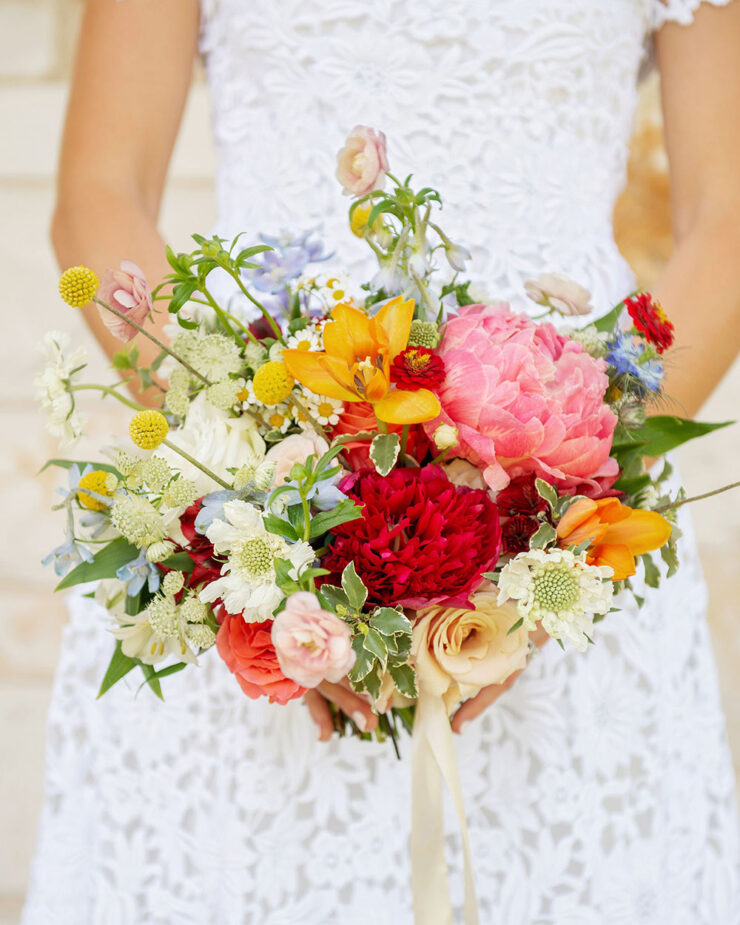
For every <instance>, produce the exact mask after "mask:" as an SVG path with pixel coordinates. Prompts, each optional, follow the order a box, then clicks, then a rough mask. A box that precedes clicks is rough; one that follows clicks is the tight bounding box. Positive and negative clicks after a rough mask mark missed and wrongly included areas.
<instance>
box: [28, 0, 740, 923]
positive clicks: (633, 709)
mask: <svg viewBox="0 0 740 925" xmlns="http://www.w3.org/2000/svg"><path fill="white" fill-rule="evenodd" d="M697 5H698V3H697V0H670V2H669V3H667V4H663V3H660V2H658V0H548V2H544V0H496V2H495V3H482V2H480V3H479V2H477V0H424V2H423V3H422V2H421V0H403V2H401V0H374V2H373V3H366V2H364V0H331V2H327V0H254V2H253V3H250V4H244V3H242V2H241V0H204V10H203V30H202V49H203V52H204V55H205V57H206V62H207V68H208V76H209V80H210V82H211V87H212V91H213V101H214V104H213V108H214V130H215V133H216V138H217V142H218V145H219V149H220V156H221V164H220V171H219V205H220V214H221V220H220V227H221V229H222V230H223V232H225V233H230V232H236V231H240V230H243V229H245V228H246V229H247V230H248V231H252V232H254V231H257V230H264V231H267V232H272V231H278V230H279V229H280V228H281V227H286V228H293V227H294V225H295V221H296V219H297V218H298V217H301V219H303V218H304V217H305V216H306V215H308V216H309V218H310V219H311V220H312V221H313V222H314V223H315V224H316V225H323V230H324V234H325V237H326V238H327V242H328V244H329V246H330V248H332V249H336V251H337V254H338V255H339V254H342V255H345V254H349V258H348V260H345V263H344V264H343V265H344V266H345V268H347V269H357V268H358V267H361V266H364V267H365V269H367V264H363V259H364V258H361V256H360V255H361V254H362V253H363V252H362V249H361V247H360V246H359V243H358V242H353V241H351V240H350V241H349V250H348V248H347V241H348V237H349V236H348V235H347V232H346V230H345V228H346V212H345V209H344V208H343V206H344V203H342V202H338V196H337V186H336V183H335V181H334V179H333V171H334V164H333V162H332V159H331V156H330V155H328V154H327V152H331V151H333V150H335V149H336V148H337V147H338V146H339V143H340V142H341V140H342V139H343V137H344V135H345V134H346V132H347V130H348V129H350V128H351V127H352V126H353V125H354V124H356V123H358V122H359V123H365V124H371V125H376V126H378V127H380V128H382V129H383V130H385V131H386V132H387V133H388V135H389V139H390V145H391V147H390V156H391V164H392V167H393V168H394V169H395V170H396V171H397V172H398V173H400V174H402V175H403V174H404V166H405V165H406V164H407V163H411V162H412V160H413V162H414V163H415V164H416V165H418V175H419V177H421V178H423V179H424V181H425V182H426V181H428V182H429V183H430V184H431V185H438V186H439V188H440V189H441V190H442V191H443V193H444V192H447V195H448V196H449V197H455V199H456V201H458V202H469V203H470V204H471V206H470V210H469V212H467V213H466V214H464V215H458V216H454V215H452V214H451V213H450V214H449V215H446V218H445V227H446V228H447V227H449V230H450V231H451V233H452V234H453V235H455V236H456V237H457V239H458V240H460V241H462V242H464V243H465V244H466V245H467V244H470V243H471V242H473V243H474V244H475V245H476V247H475V249H474V257H475V263H474V267H473V269H474V273H475V275H476V277H477V278H478V279H480V280H481V281H484V282H485V286H486V289H487V290H488V291H489V292H490V294H491V295H494V296H497V297H502V298H510V299H511V300H512V301H513V302H514V304H515V305H517V307H519V308H526V307H527V304H528V303H527V300H526V299H524V298H523V297H522V291H523V289H522V284H523V282H524V280H526V279H528V278H531V277H533V276H536V275H538V274H539V273H540V272H542V271H545V270H555V271H561V272H565V273H568V274H569V275H571V276H573V277H574V278H576V279H578V280H579V281H581V282H583V283H584V284H585V285H587V286H589V287H590V289H591V292H592V294H593V297H594V299H593V304H594V306H595V312H596V313H597V314H599V313H602V312H603V311H605V310H606V309H608V308H609V307H610V306H611V304H613V303H614V302H615V301H617V300H618V299H619V298H621V297H622V296H623V295H624V294H625V292H626V291H628V290H629V289H630V288H631V286H632V284H633V277H632V275H631V272H630V270H629V268H628V267H627V266H626V264H625V263H624V261H623V260H622V258H621V256H620V255H619V253H618V251H617V249H616V246H615V244H614V241H613V237H612V231H611V213H612V207H613V204H614V200H615V198H616V196H617V194H618V192H619V189H620V187H621V185H622V183H623V178H624V167H625V161H626V151H627V142H628V138H629V134H630V129H631V120H632V115H633V108H634V104H635V99H636V89H635V84H636V79H637V73H638V69H639V66H640V62H641V59H642V57H643V49H644V43H645V37H646V35H647V34H648V31H649V29H650V28H655V27H657V26H658V25H660V24H662V22H663V21H665V20H666V19H669V18H670V19H674V20H677V21H681V22H683V21H688V20H690V18H691V14H692V11H693V10H694V9H695V8H696V7H697ZM389 23H392V28H389V25H388V24H389ZM303 224H305V222H303ZM682 519H683V521H684V529H685V532H686V535H685V538H684V540H683V541H682V544H681V545H682V550H681V557H682V563H683V564H682V569H681V571H680V572H679V574H678V575H677V576H676V577H674V578H673V579H671V580H670V581H668V582H666V583H665V584H664V586H663V588H662V590H661V592H660V593H659V594H657V593H654V592H651V591H647V592H646V591H644V589H643V590H642V591H641V590H640V588H639V587H638V593H644V594H645V597H646V601H645V605H644V606H643V608H642V609H640V610H638V609H637V608H635V607H634V606H632V605H630V604H629V602H627V603H626V604H625V609H624V610H623V611H621V612H620V613H617V614H612V615H610V616H609V618H608V619H607V620H606V621H605V622H604V623H601V624H599V632H598V635H597V640H596V645H595V646H594V647H593V648H591V649H590V650H589V652H588V654H587V655H581V654H579V653H565V654H564V653H563V652H561V651H560V649H559V648H558V647H557V646H555V645H554V644H549V645H548V646H546V647H545V649H544V650H543V651H542V653H541V654H540V655H538V656H537V657H536V658H535V659H534V660H533V662H532V664H531V665H530V666H529V667H528V669H527V671H526V672H525V674H524V675H523V676H522V677H521V678H520V679H519V680H518V681H517V683H516V685H515V686H514V687H513V688H512V690H510V691H509V692H508V693H507V694H505V695H504V696H503V697H502V698H501V700H500V701H499V702H498V703H497V704H496V705H495V707H493V708H492V709H489V710H488V711H487V712H486V713H485V715H484V716H483V718H482V719H481V720H479V721H477V722H475V723H473V724H471V725H470V726H469V727H468V728H467V729H466V732H465V734H464V736H462V737H461V738H459V739H458V742H457V747H458V753H459V760H460V767H461V770H462V777H463V786H464V790H465V798H466V804H467V810H468V816H469V820H470V832H471V839H472V843H473V849H474V854H475V858H476V877H477V886H478V893H479V898H480V908H481V921H482V922H485V923H489V922H490V923H498V922H501V923H506V925H643V923H644V925H738V922H740V917H739V916H740V912H739V911H738V910H740V869H739V859H740V842H739V837H738V826H737V817H736V814H735V809H734V783H733V776H732V769H731V764H730V760H729V754H728V750H727V745H726V741H725V733H724V726H723V718H722V713H721V708H720V705H719V699H718V693H717V684H716V677H715V670H714V666H713V663H712V657H711V649H710V644H709V639H708V634H707V628H706V624H705V622H704V611H705V607H706V600H705V589H704V586H703V583H702V579H701V575H700V572H699V565H698V557H697V554H696V548H695V544H694V541H693V538H692V535H691V529H690V524H688V522H687V519H686V517H683V518H682ZM638 585H639V583H638ZM104 624H105V618H104V614H103V613H102V612H101V611H100V610H99V608H98V607H97V606H96V605H95V604H94V603H93V602H92V601H90V600H86V599H84V598H83V597H82V596H81V595H76V596H73V597H72V598H71V622H70V624H69V626H68V628H67V630H66V632H65V637H64V642H63V648H62V657H61V661H60V665H59V670H58V673H57V679H56V683H55V688H54V693H53V700H52V708H51V712H50V717H49V728H48V750H49V757H48V766H47V777H46V788H47V799H46V806H45V811H44V814H43V817H42V823H41V831H40V839H39V846H38V852H37V857H36V860H35V863H34V867H33V871H32V885H31V890H30V892H29V899H28V903H27V906H26V909H25V913H24V918H23V922H24V923H25V925H40V923H45V922H54V923H55V925H59V923H61V925H80V923H95V925H109V923H110V925H133V923H139V922H147V923H148V925H204V923H210V922H218V923H220V925H221V923H222V925H251V923H255V925H256V923H259V925H332V923H339V922H344V921H352V922H355V923H358V925H366V923H367V925H369V923H376V922H378V921H380V922H393V923H394V925H410V923H411V907H410V891H409V880H408V877H409V870H408V859H407V853H408V850H407V849H408V823H407V807H408V788H409V778H410V774H409V760H408V759H409V757H410V747H409V743H406V745H405V749H404V752H405V756H404V760H403V761H401V762H397V761H396V759H395V757H394V756H393V754H392V749H390V748H389V747H386V746H385V745H375V744H373V745H370V744H367V743H357V742H354V741H348V740H341V741H333V742H332V743H331V744H330V745H328V746H326V745H320V744H319V743H317V742H316V741H315V733H314V729H313V725H312V723H311V721H310V718H309V716H308V712H307V710H306V709H305V707H304V706H303V705H302V704H301V703H293V704H291V705H289V706H288V707H281V708H278V707H271V706H270V705H269V704H266V703H264V702H262V701H259V702H253V701H249V700H247V698H245V697H243V696H242V695H241V692H240V691H239V689H238V687H237V685H236V684H235V682H234V679H233V678H232V677H231V675H230V674H229V673H228V671H227V669H226V668H225V666H224V665H223V664H222V663H221V661H220V660H219V659H218V657H217V656H216V654H215V653H211V656H210V657H209V656H206V657H204V658H203V659H202V660H201V662H202V665H201V668H200V670H199V671H195V672H193V673H190V674H188V675H187V676H185V675H184V674H183V675H175V676H173V677H171V678H168V679H167V683H166V686H165V695H166V702H165V703H163V704H162V703H160V702H158V701H156V700H155V699H154V697H153V696H152V694H151V693H150V692H149V691H148V690H144V691H141V693H140V694H139V695H138V696H135V694H136V686H137V682H135V681H134V680H133V677H132V676H129V679H126V682H123V683H122V684H121V685H119V686H118V687H116V688H114V689H113V690H112V691H111V692H109V693H108V694H107V695H106V697H105V698H104V699H103V700H101V701H96V700H95V693H96V689H97V685H98V684H99V681H100V678H101V676H102V672H103V670H104V667H105V664H106V661H107V658H108V657H109V654H110V646H111V639H110V637H109V636H108V635H107V634H106V633H105V632H103V625H104ZM127 682H128V683H127ZM454 830H455V829H454V824H452V822H451V825H450V831H451V833H453V832H454ZM449 844H450V849H451V858H452V867H453V871H454V877H455V879H456V881H457V883H458V885H459V883H460V881H461V872H460V870H459V856H458V854H457V847H458V846H457V842H456V836H455V835H454V834H451V835H450V838H449Z"/></svg>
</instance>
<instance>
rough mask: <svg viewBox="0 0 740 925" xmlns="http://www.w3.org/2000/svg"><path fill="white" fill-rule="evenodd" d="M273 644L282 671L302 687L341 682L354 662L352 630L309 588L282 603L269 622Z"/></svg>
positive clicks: (292, 595)
mask: <svg viewBox="0 0 740 925" xmlns="http://www.w3.org/2000/svg"><path fill="white" fill-rule="evenodd" d="M272 644H273V645H274V647H275V652H276V653H277V657H278V662H279V663H280V668H281V670H282V672H283V674H284V675H285V676H286V677H288V678H291V679H292V680H293V681H295V682H296V684H300V685H301V687H317V686H318V685H319V684H321V682H322V681H331V682H333V683H336V682H337V681H341V679H342V678H343V677H344V676H345V675H346V674H347V672H348V671H349V670H350V668H351V667H352V666H353V665H354V663H355V653H354V650H353V648H352V630H351V629H350V628H349V626H348V625H347V624H346V623H345V622H344V620H340V619H339V617H336V616H335V615H334V614H333V613H329V611H328V610H323V609H322V607H321V605H320V604H319V599H318V598H317V597H316V595H315V594H310V593H309V592H308V591H298V592H296V593H295V594H291V596H290V597H289V598H288V600H287V601H286V602H285V610H283V611H281V612H280V613H279V614H278V615H277V616H276V617H275V620H274V621H273V624H272Z"/></svg>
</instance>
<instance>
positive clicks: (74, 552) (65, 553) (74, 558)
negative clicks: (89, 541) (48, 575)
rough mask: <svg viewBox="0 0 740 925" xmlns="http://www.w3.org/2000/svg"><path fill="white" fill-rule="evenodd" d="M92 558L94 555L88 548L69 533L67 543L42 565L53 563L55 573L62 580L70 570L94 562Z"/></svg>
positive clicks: (42, 561) (58, 548)
mask: <svg viewBox="0 0 740 925" xmlns="http://www.w3.org/2000/svg"><path fill="white" fill-rule="evenodd" d="M92 558H93V554H92V552H91V551H90V550H89V549H88V548H87V546H83V545H82V543H80V542H78V541H77V540H76V539H75V538H74V536H73V535H72V534H71V533H67V539H66V541H65V542H64V543H62V545H61V546H57V548H56V549H53V550H52V551H51V552H50V553H49V555H48V556H46V557H45V558H44V559H42V560H41V564H42V565H49V563H51V562H53V563H54V571H55V572H56V573H57V575H59V577H60V578H61V577H62V576H64V575H66V574H67V572H68V571H69V570H70V569H72V568H74V567H75V566H76V565H79V564H80V562H92Z"/></svg>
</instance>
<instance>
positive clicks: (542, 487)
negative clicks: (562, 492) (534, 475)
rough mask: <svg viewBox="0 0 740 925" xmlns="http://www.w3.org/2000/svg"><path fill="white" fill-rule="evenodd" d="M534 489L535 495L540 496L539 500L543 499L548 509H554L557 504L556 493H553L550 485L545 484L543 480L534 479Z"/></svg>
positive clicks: (553, 490)
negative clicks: (535, 490) (548, 506)
mask: <svg viewBox="0 0 740 925" xmlns="http://www.w3.org/2000/svg"><path fill="white" fill-rule="evenodd" d="M534 487H535V488H536V489H537V494H538V495H539V496H540V498H544V500H545V501H547V503H548V504H549V505H550V507H551V508H554V507H555V505H556V504H557V503H558V493H557V492H556V491H555V489H554V488H553V487H552V485H551V484H550V483H549V482H546V481H545V480H544V479H535V480H534Z"/></svg>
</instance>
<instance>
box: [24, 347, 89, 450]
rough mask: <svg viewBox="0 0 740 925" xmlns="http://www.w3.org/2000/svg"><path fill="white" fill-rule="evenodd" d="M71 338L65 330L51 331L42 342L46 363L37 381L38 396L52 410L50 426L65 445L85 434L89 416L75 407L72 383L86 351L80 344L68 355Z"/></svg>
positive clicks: (49, 420)
mask: <svg viewBox="0 0 740 925" xmlns="http://www.w3.org/2000/svg"><path fill="white" fill-rule="evenodd" d="M69 344H70V338H69V335H68V334H65V333H63V332H61V331H48V332H47V333H46V334H45V335H44V339H43V341H42V343H41V350H42V351H43V353H44V355H45V357H46V366H45V367H44V369H43V370H42V371H41V372H40V373H38V374H37V375H36V377H35V378H34V380H33V384H34V388H35V392H36V398H37V399H38V401H39V402H40V403H41V407H42V409H43V410H44V411H46V412H48V419H47V428H48V430H49V432H50V433H51V434H53V435H54V436H55V437H59V438H61V442H62V445H66V446H68V445H70V444H72V443H74V442H75V441H76V440H77V439H78V438H79V437H80V435H81V434H82V430H83V427H84V426H85V418H84V416H83V415H82V414H80V412H79V411H78V410H77V408H76V407H75V402H74V397H73V394H72V385H73V383H74V379H75V376H76V375H78V373H79V372H81V370H82V368H83V367H84V366H85V364H86V357H87V354H86V351H85V349H84V347H78V348H77V349H76V350H75V351H73V352H72V353H71V354H69V355H67V353H66V351H67V350H68V348H69Z"/></svg>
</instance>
